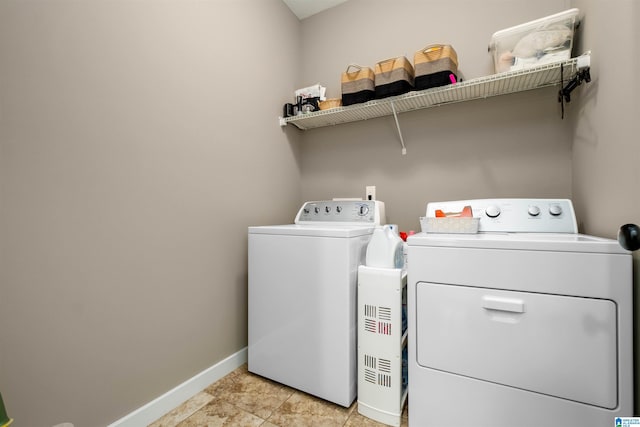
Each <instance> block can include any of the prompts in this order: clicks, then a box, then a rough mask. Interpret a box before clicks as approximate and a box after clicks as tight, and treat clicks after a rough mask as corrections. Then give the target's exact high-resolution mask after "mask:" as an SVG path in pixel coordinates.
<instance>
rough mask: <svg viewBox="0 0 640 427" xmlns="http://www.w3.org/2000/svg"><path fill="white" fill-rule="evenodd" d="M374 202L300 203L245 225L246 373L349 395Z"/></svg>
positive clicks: (343, 400)
mask: <svg viewBox="0 0 640 427" xmlns="http://www.w3.org/2000/svg"><path fill="white" fill-rule="evenodd" d="M384 223H385V213H384V204H383V203H382V202H380V201H368V200H367V201H352V200H347V201H344V200H342V201H318V202H307V203H305V204H304V205H303V206H302V207H301V208H300V210H299V212H298V214H297V215H296V218H295V221H294V224H288V225H275V226H262V227H249V347H248V353H249V354H248V369H249V371H250V372H253V373H255V374H258V375H261V376H264V377H267V378H270V379H272V380H275V381H278V382H280V383H282V384H286V385H288V386H290V387H293V388H295V389H298V390H301V391H304V392H306V393H309V394H313V395H315V396H318V397H320V398H322V399H326V400H329V401H331V402H334V403H337V404H339V405H342V406H349V405H351V403H352V402H353V401H354V399H355V396H356V386H357V370H356V356H357V354H356V332H357V324H356V317H357V305H356V289H357V273H358V266H359V265H360V264H363V263H364V258H365V254H366V248H367V244H368V243H369V240H370V239H371V235H372V233H373V230H374V228H375V226H376V225H380V224H384Z"/></svg>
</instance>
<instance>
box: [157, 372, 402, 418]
mask: <svg viewBox="0 0 640 427" xmlns="http://www.w3.org/2000/svg"><path fill="white" fill-rule="evenodd" d="M401 421H402V424H401V426H402V427H406V426H408V420H407V410H406V407H405V411H404V413H403V415H402V418H401ZM384 425H385V424H381V423H378V422H376V421H373V420H371V419H369V418H366V417H364V416H362V415H360V414H359V413H358V409H357V403H353V405H351V407H349V408H344V407H342V406H339V405H335V404H333V403H330V402H327V401H324V400H322V399H318V398H316V397H313V396H310V395H308V394H306V393H303V392H300V391H297V390H294V389H292V388H289V387H287V386H284V385H282V384H279V383H276V382H273V381H270V380H268V379H265V378H262V377H260V376H258V375H254V374H252V373H251V372H248V371H247V365H246V364H245V365H243V366H241V367H240V368H238V369H236V370H235V371H233V372H231V373H230V374H229V375H227V376H225V377H224V378H222V379H220V380H219V381H217V382H215V383H213V384H211V385H210V386H209V387H207V388H206V389H205V390H204V391H202V392H200V393H198V394H197V395H195V396H194V397H193V398H191V399H189V400H188V401H186V402H184V403H183V404H182V405H180V406H179V407H177V408H175V409H174V410H172V411H171V412H169V413H168V414H166V415H165V416H163V417H162V418H160V419H159V420H157V421H155V422H154V423H152V424H150V425H149V426H148V427H203V426H206V427H222V426H234V427H236V426H240V427H242V426H247V427H249V426H261V427H305V426H309V427H311V426H313V427H325V426H326V427H333V426H336V427H341V426H344V427H382V426H384Z"/></svg>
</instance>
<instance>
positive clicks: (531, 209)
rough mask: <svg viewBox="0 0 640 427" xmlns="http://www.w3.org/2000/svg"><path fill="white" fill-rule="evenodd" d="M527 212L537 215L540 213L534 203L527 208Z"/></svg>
mask: <svg viewBox="0 0 640 427" xmlns="http://www.w3.org/2000/svg"><path fill="white" fill-rule="evenodd" d="M527 212H528V213H529V215H530V216H538V215H540V208H539V207H537V206H535V205H532V206H529V210H528V211H527Z"/></svg>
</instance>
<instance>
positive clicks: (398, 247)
mask: <svg viewBox="0 0 640 427" xmlns="http://www.w3.org/2000/svg"><path fill="white" fill-rule="evenodd" d="M366 264H367V267H377V268H402V264H403V257H402V239H401V238H400V236H398V235H397V234H396V233H394V231H393V230H392V228H391V227H390V226H388V225H383V226H379V227H376V228H375V230H373V236H371V241H370V242H369V245H368V246H367V256H366Z"/></svg>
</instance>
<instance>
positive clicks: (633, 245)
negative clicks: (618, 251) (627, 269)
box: [618, 224, 640, 251]
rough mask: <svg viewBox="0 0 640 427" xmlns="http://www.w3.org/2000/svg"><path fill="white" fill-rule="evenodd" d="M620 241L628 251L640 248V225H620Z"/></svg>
mask: <svg viewBox="0 0 640 427" xmlns="http://www.w3.org/2000/svg"><path fill="white" fill-rule="evenodd" d="M618 243H620V246H622V247H623V248H625V249H626V250H628V251H637V250H638V249H640V227H638V226H637V225H635V224H625V225H623V226H622V227H620V230H618Z"/></svg>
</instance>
